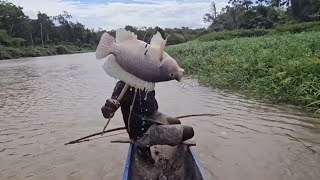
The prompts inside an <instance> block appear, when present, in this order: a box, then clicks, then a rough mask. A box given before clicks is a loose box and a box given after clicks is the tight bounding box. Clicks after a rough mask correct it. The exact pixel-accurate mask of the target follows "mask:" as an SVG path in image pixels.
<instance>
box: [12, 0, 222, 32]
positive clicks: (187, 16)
mask: <svg viewBox="0 0 320 180" xmlns="http://www.w3.org/2000/svg"><path fill="white" fill-rule="evenodd" d="M9 1H10V2H12V3H14V4H16V5H20V6H22V7H23V8H24V12H25V14H27V15H28V16H29V17H30V18H35V17H36V14H37V12H38V11H41V12H45V13H47V14H48V15H50V16H53V15H57V14H60V13H61V12H62V11H68V12H69V13H70V14H71V15H72V16H73V18H74V19H75V20H78V21H79V22H81V23H82V24H85V25H86V27H89V28H95V29H97V28H99V27H100V28H102V29H107V30H111V29H116V28H123V27H124V26H125V25H128V24H130V25H133V26H137V27H142V26H146V27H155V26H160V27H162V28H166V27H168V28H172V27H182V26H184V27H190V28H199V27H207V26H208V24H205V23H203V21H202V18H203V15H204V14H205V13H206V12H208V11H209V9H210V2H212V1H211V0H175V1H169V0H164V1H151V0H9ZM215 2H216V6H217V10H220V9H221V8H222V7H224V6H225V5H226V4H227V2H228V0H215Z"/></svg>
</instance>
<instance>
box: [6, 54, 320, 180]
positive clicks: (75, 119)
mask: <svg viewBox="0 0 320 180" xmlns="http://www.w3.org/2000/svg"><path fill="white" fill-rule="evenodd" d="M102 63H103V61H98V60H95V58H94V54H93V53H87V54H77V55H65V56H51V57H39V58H26V59H19V60H6V61H0V180H2V179H6V180H7V179H10V180H13V179H36V180H38V179H39V180H40V179H41V180H43V179H77V180H78V179H84V180H87V179H121V177H122V173H123V167H124V164H125V160H126V155H127V150H128V144H111V143H109V141H110V140H111V139H113V138H115V137H117V136H118V137H119V136H125V134H122V135H116V136H111V137H107V138H100V139H96V140H94V141H90V142H84V143H81V144H76V145H68V146H65V145H64V143H66V142H68V141H70V140H74V139H76V138H79V137H82V136H85V135H88V134H92V133H95V132H98V131H101V130H102V128H103V126H104V124H105V120H104V118H103V117H102V115H101V113H100V107H101V106H102V105H103V103H104V102H105V100H106V98H109V97H110V96H111V92H112V90H113V87H114V85H115V83H116V81H115V80H114V79H112V78H110V77H108V76H107V75H106V74H105V73H104V72H103V70H102V68H101V65H102ZM156 96H157V99H158V101H159V106H160V110H161V111H162V112H165V113H167V114H169V115H172V116H176V115H185V114H194V113H219V114H221V115H220V116H217V117H196V118H189V119H184V120H183V123H184V124H188V125H192V126H193V127H194V129H195V132H196V135H195V138H194V139H195V140H196V142H197V146H196V147H195V148H194V149H195V150H196V153H197V154H198V158H199V160H200V163H201V164H202V165H203V168H204V169H205V172H206V175H207V178H208V179H222V180H229V179H230V180H233V179H237V180H239V179H244V180H248V179H250V180H251V179H252V180H256V179H259V180H264V179H266V180H269V179H273V180H277V179H290V180H294V179H297V180H298V179H299V180H300V179H308V180H312V179H314V180H318V179H320V170H319V167H320V157H317V153H313V152H312V151H311V150H310V149H308V148H307V147H306V146H312V147H311V148H312V149H314V150H315V151H317V152H320V136H319V135H320V119H316V118H313V117H312V114H308V113H304V112H302V111H300V110H299V109H297V108H293V107H288V106H282V105H277V106H275V105H269V104H264V103H258V102H254V101H250V100H246V99H244V98H240V97H237V96H234V95H230V94H228V93H224V92H221V91H218V90H213V89H210V88H206V87H202V86H199V85H198V84H197V82H196V81H195V80H192V79H186V80H184V82H183V83H177V82H166V83H160V84H158V85H157V87H156ZM119 126H123V122H122V119H121V114H120V111H119V112H117V114H116V116H115V118H114V119H113V120H112V121H111V123H110V128H111V127H119ZM122 132H123V131H122ZM117 133H119V132H117ZM117 133H115V134H117Z"/></svg>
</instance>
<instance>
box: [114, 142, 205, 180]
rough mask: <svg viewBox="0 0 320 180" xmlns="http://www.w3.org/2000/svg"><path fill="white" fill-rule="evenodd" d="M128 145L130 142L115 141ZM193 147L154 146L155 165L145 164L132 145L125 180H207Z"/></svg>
mask: <svg viewBox="0 0 320 180" xmlns="http://www.w3.org/2000/svg"><path fill="white" fill-rule="evenodd" d="M113 142H117V143H126V142H127V143H128V142H130V141H123V140H120V141H113ZM191 146H195V143H192V142H191V143H190V142H184V143H182V144H180V145H178V146H174V147H171V146H166V145H162V146H152V147H151V152H152V156H153V158H154V159H155V163H154V164H150V163H147V162H145V161H144V160H143V159H142V158H141V157H140V154H139V152H138V150H137V148H136V146H135V145H134V144H132V143H130V146H129V150H128V154H127V160H126V164H125V167H124V173H123V178H122V179H123V180H140V179H141V180H143V179H148V180H149V179H152V180H170V179H183V180H205V179H206V178H205V174H204V171H203V168H202V167H201V165H200V163H199V161H198V158H197V156H196V155H195V153H194V150H193V149H192V147H191Z"/></svg>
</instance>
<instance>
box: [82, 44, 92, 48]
mask: <svg viewBox="0 0 320 180" xmlns="http://www.w3.org/2000/svg"><path fill="white" fill-rule="evenodd" d="M81 47H82V48H84V49H93V46H92V45H91V44H83V45H82V46H81Z"/></svg>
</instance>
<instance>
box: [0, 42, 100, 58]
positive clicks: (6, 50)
mask: <svg viewBox="0 0 320 180" xmlns="http://www.w3.org/2000/svg"><path fill="white" fill-rule="evenodd" d="M92 51H95V49H94V47H93V46H91V45H87V44H85V45H82V46H76V45H44V46H36V47H26V48H20V47H5V46H2V47H0V60H4V59H14V58H21V57H39V56H51V55H61V54H74V53H82V52H92Z"/></svg>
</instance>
